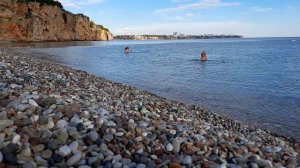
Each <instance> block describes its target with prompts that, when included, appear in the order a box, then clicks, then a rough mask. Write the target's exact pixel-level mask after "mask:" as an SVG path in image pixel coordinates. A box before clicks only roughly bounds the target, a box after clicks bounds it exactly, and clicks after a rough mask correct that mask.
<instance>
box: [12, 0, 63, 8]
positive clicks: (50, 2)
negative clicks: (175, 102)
mask: <svg viewBox="0 0 300 168" xmlns="http://www.w3.org/2000/svg"><path fill="white" fill-rule="evenodd" d="M17 2H22V3H29V2H36V3H40V4H41V5H44V4H46V5H51V6H58V7H59V8H61V9H63V6H62V4H61V3H60V2H58V1H55V0H17Z"/></svg>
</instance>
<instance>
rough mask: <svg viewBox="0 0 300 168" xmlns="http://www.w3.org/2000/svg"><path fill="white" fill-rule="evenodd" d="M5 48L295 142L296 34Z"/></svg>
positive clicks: (299, 122) (299, 131)
mask: <svg viewBox="0 0 300 168" xmlns="http://www.w3.org/2000/svg"><path fill="white" fill-rule="evenodd" d="M10 45H11V46H7V47H16V46H19V47H24V48H21V50H23V51H24V52H25V51H28V52H42V53H47V54H49V55H53V57H54V60H55V61H57V62H59V63H62V64H66V65H69V66H72V67H74V68H77V69H81V70H85V71H87V72H89V73H92V74H95V75H98V76H101V77H105V78H107V79H110V80H113V81H117V82H122V83H126V84H129V85H131V86H134V87H137V88H139V89H144V90H147V91H150V92H152V93H155V94H158V95H160V96H163V97H167V98H169V99H172V100H177V101H180V102H185V103H191V104H196V105H199V106H200V107H203V108H205V109H209V110H210V111H212V112H214V113H219V114H221V115H225V116H229V117H231V118H233V119H237V120H239V121H242V122H244V123H247V124H249V125H252V126H258V127H261V128H264V129H268V130H271V131H274V132H276V133H278V134H281V135H287V136H292V137H294V138H296V139H298V140H300V38H243V39H210V40H169V41H110V42H60V43H29V44H21V43H18V44H10ZM126 46H128V47H130V48H131V50H132V52H131V53H129V54H125V53H124V52H123V51H124V48H125V47H126ZM201 51H206V53H207V57H208V61H207V62H201V61H199V59H200V53H201Z"/></svg>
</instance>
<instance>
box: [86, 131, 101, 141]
mask: <svg viewBox="0 0 300 168" xmlns="http://www.w3.org/2000/svg"><path fill="white" fill-rule="evenodd" d="M88 135H89V137H90V138H91V140H92V141H94V142H95V141H97V140H98V139H99V134H98V133H97V132H96V131H91V132H89V133H88Z"/></svg>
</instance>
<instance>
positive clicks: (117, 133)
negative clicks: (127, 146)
mask: <svg viewBox="0 0 300 168" xmlns="http://www.w3.org/2000/svg"><path fill="white" fill-rule="evenodd" d="M123 135H124V133H123V132H116V133H115V136H118V137H120V136H123Z"/></svg>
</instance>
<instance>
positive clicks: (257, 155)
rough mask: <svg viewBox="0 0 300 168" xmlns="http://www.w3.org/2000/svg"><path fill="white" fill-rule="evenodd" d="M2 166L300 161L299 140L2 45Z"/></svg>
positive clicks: (176, 166) (116, 166)
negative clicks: (5, 47) (3, 47)
mask: <svg viewBox="0 0 300 168" xmlns="http://www.w3.org/2000/svg"><path fill="white" fill-rule="evenodd" d="M0 75H1V78H0V107H1V111H0V167H5V166H8V167H27V168H30V167H80V168H89V167H105V168H110V167H114V168H119V167H128V168H131V167H132V168H133V167H137V168H145V167H170V168H179V167H252V168H256V167H297V166H300V155H299V152H300V145H299V142H297V141H295V140H293V139H291V138H288V137H280V136H277V135H274V134H272V133H270V132H267V131H264V130H261V129H256V128H251V127H249V126H246V125H243V124H241V123H239V122H238V121H234V120H231V119H229V118H226V117H222V116H219V115H216V114H212V113H210V112H208V111H206V110H203V109H200V108H199V107H197V106H194V105H185V104H183V103H179V102H175V101H169V100H167V99H165V98H162V97H159V96H156V95H154V94H151V93H148V92H145V91H142V90H138V89H136V88H133V87H130V86H128V85H125V84H119V83H115V82H112V81H109V80H106V79H103V78H100V77H96V76H93V75H90V74H88V73H86V72H84V71H80V70H75V69H72V68H70V67H67V66H63V65H59V64H56V63H53V62H51V61H49V60H44V59H41V58H39V56H32V55H30V54H24V53H21V52H16V51H14V50H12V49H0Z"/></svg>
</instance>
